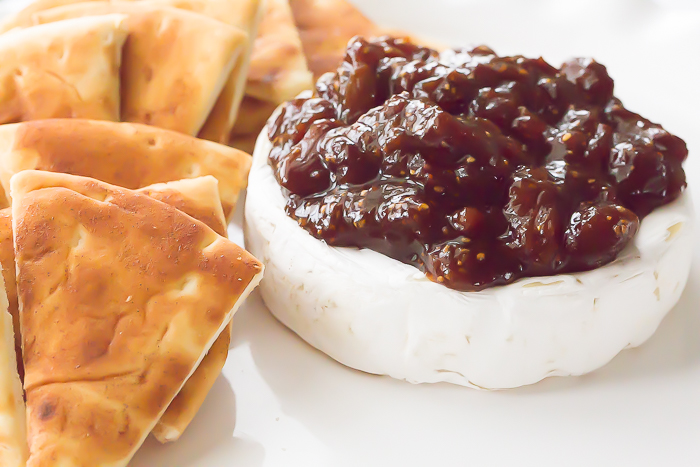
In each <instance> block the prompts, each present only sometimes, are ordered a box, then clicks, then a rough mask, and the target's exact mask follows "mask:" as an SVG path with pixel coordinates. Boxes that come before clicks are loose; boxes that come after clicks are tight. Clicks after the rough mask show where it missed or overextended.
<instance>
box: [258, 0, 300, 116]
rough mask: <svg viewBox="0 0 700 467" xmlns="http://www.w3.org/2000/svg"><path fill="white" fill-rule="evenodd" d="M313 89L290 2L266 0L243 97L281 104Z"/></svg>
mask: <svg viewBox="0 0 700 467" xmlns="http://www.w3.org/2000/svg"><path fill="white" fill-rule="evenodd" d="M312 86H313V77H312V75H311V72H310V71H309V68H308V67H307V65H306V58H305V57H304V50H303V47H302V44H301V39H300V38H299V32H298V31H297V28H296V26H295V25H294V17H293V16H292V10H291V8H290V7H289V1H288V0H267V5H266V7H265V15H264V16H263V19H262V22H261V23H260V30H259V32H258V36H257V37H256V39H255V43H254V45H253V56H252V59H251V62H250V70H249V72H248V82H247V84H246V94H247V95H249V96H252V97H255V98H257V99H260V100H264V101H268V102H272V103H274V104H281V103H282V102H285V101H287V100H290V99H293V98H294V97H296V95H297V94H299V93H300V92H301V91H304V90H306V89H311V88H312Z"/></svg>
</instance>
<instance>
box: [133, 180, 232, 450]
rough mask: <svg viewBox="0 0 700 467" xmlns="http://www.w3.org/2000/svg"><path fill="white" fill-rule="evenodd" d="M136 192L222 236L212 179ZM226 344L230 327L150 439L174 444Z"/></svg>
mask: <svg viewBox="0 0 700 467" xmlns="http://www.w3.org/2000/svg"><path fill="white" fill-rule="evenodd" d="M138 191H139V192H141V193H143V194H146V195H148V196H150V197H151V198H154V199H157V200H159V201H162V202H164V203H167V204H169V205H171V206H175V207H176V208H178V209H179V210H180V211H182V212H184V213H185V214H188V215H190V216H192V217H193V218H195V219H197V220H200V221H202V222H204V223H205V224H207V225H208V226H209V227H210V228H211V229H212V230H213V231H215V232H216V233H218V234H219V235H222V236H224V237H225V236H226V220H225V219H224V213H223V211H222V209H221V202H220V201H219V191H218V187H217V181H216V179H215V178H214V177H211V176H207V177H199V178H193V179H191V180H178V181H176V182H169V183H158V184H156V185H151V186H149V187H146V188H142V189H141V190H138ZM230 342H231V326H228V327H226V329H224V330H223V331H222V332H221V334H220V335H219V337H218V339H216V342H214V344H213V345H212V346H211V349H209V352H208V353H207V355H206V356H205V357H204V358H203V359H202V363H200V364H199V366H198V367H197V369H196V370H195V372H194V373H193V374H192V376H190V378H189V379H188V380H187V383H185V385H184V386H183V387H182V389H181V390H180V392H179V393H178V394H177V396H176V397H175V399H173V401H172V402H171V403H170V405H169V406H168V409H167V410H166V411H165V413H164V414H163V416H162V417H161V418H160V421H159V422H158V424H157V425H156V427H155V428H154V429H153V431H152V433H153V436H155V437H156V439H158V441H160V442H161V443H165V442H169V441H175V440H177V439H178V438H179V437H180V435H181V434H182V433H183V432H184V431H185V428H187V426H188V425H189V424H190V422H191V421H192V419H194V416H195V415H196V414H197V412H198V411H199V408H200V407H201V406H202V404H203V403H204V399H206V397H207V394H209V390H210V389H211V388H212V386H213V385H214V381H216V378H217V377H218V376H219V374H220V373H221V369H222V368H223V367H224V363H226V357H227V356H228V346H229V343H230Z"/></svg>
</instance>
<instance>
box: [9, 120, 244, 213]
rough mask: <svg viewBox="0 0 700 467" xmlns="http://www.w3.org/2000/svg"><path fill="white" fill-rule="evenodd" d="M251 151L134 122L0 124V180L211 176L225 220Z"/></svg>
mask: <svg viewBox="0 0 700 467" xmlns="http://www.w3.org/2000/svg"><path fill="white" fill-rule="evenodd" d="M250 164H251V157H250V155H248V154H246V153H244V152H241V151H239V150H237V149H233V148H230V147H228V146H224V145H222V144H217V143H213V142H211V141H204V140H200V139H197V138H194V137H191V136H187V135H184V134H181V133H177V132H174V131H167V130H163V129H160V128H156V127H152V126H148V125H139V124H135V123H115V122H99V121H89V120H80V119H53V120H38V121H33V122H24V123H18V124H13V125H0V183H1V184H2V187H3V188H4V190H5V194H6V196H7V197H8V199H9V183H10V178H11V177H12V176H13V175H14V174H16V173H17V172H20V171H22V170H29V169H36V170H47V171H51V172H64V173H70V174H73V175H81V176H85V177H92V178H96V179H98V180H103V181H105V182H107V183H112V184H115V185H119V186H123V187H126V188H130V189H137V188H142V187H144V186H148V185H152V184H154V183H161V182H167V181H172V180H180V179H183V178H195V177H200V176H203V175H212V176H214V177H215V178H216V179H217V180H218V181H219V194H220V196H221V202H222V204H223V209H224V214H225V215H226V217H227V219H228V218H229V216H230V215H231V213H232V212H233V207H234V206H235V204H236V201H237V199H238V194H239V193H240V191H241V190H242V189H243V188H245V186H246V184H247V180H248V171H249V170H250Z"/></svg>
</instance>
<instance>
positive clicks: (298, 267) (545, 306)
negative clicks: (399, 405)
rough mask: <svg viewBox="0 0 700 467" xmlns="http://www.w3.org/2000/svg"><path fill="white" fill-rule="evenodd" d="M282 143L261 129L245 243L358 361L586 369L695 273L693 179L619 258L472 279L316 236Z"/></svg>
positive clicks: (459, 375) (288, 303) (407, 373)
mask: <svg viewBox="0 0 700 467" xmlns="http://www.w3.org/2000/svg"><path fill="white" fill-rule="evenodd" d="M270 149H271V144H270V141H269V139H268V138H267V134H266V130H263V132H262V133H261V134H260V136H259V137H258V141H257V144H256V147H255V152H254V154H253V166H252V168H251V171H250V177H249V183H248V193H247V198H246V205H245V238H246V248H247V249H248V250H249V251H250V252H251V253H252V254H253V255H255V256H256V257H257V258H260V260H261V261H262V262H263V263H264V264H265V265H266V272H265V277H264V278H263V279H262V282H261V285H260V292H261V294H262V298H263V300H264V302H265V304H266V305H267V307H268V308H269V309H270V311H271V312H272V314H273V315H274V316H275V317H276V318H277V319H279V320H280V321H281V322H282V323H283V324H285V325H286V326H287V327H289V328H290V329H292V330H293V331H294V332H296V333H297V334H298V335H299V336H301V337H302V338H303V339H304V340H305V341H306V342H308V343H309V344H311V345H312V346H314V347H316V348H317V349H319V350H321V351H322V352H324V353H326V354H328V355H329V356H331V357H332V358H334V359H335V360H337V361H339V362H340V363H343V364H344V365H347V366H349V367H352V368H355V369H358V370H362V371H365V372H368V373H374V374H381V375H389V376H391V377H394V378H398V379H404V380H407V381H409V382H411V383H435V382H440V381H446V382H450V383H454V384H459V385H463V386H470V387H475V388H482V389H498V388H514V387H518V386H523V385H527V384H532V383H535V382H537V381H540V380H541V379H543V378H546V377H548V376H554V375H581V374H584V373H588V372H590V371H593V370H595V369H597V368H599V367H601V366H603V365H605V364H606V363H608V362H609V361H610V360H611V359H612V358H613V357H614V356H615V355H617V354H618V353H619V352H620V351H621V350H623V349H625V348H629V347H636V346H638V345H640V344H642V343H643V342H644V341H646V340H647V339H648V338H649V337H650V336H651V335H652V334H653V333H654V331H655V330H656V328H657V327H658V325H659V323H660V322H661V320H662V319H663V317H664V316H665V315H666V314H667V313H668V311H669V310H670V309H671V308H672V307H673V306H674V305H675V304H676V302H677V301H678V299H679V298H680V296H681V293H682V291H683V288H684V286H685V283H686V281H687V279H688V274H689V271H690V263H691V258H692V254H691V249H692V239H693V237H692V225H691V224H692V212H693V208H692V203H691V199H690V196H689V193H688V190H686V191H685V192H684V193H683V194H682V195H681V197H680V198H678V199H677V200H675V201H673V202H672V203H670V204H668V205H665V206H662V207H660V208H658V209H656V210H654V211H653V212H652V213H651V214H649V215H648V216H647V217H645V218H644V219H643V221H642V223H641V225H640V229H639V232H638V233H637V235H636V237H635V238H634V240H633V242H632V243H631V244H630V245H628V247H627V248H626V249H625V250H624V251H623V252H622V253H621V254H620V255H619V256H618V258H617V259H616V260H615V261H613V262H612V263H609V264H607V265H605V266H602V267H600V268H597V269H594V270H592V271H587V272H580V273H572V274H560V275H556V276H545V277H531V278H523V279H520V280H518V281H516V282H514V283H512V284H508V285H505V286H499V287H493V288H489V289H486V290H482V291H479V292H460V291H456V290H452V289H449V288H447V287H445V286H443V285H440V284H437V283H434V282H431V281H430V280H428V279H427V278H426V277H425V275H424V274H423V273H422V272H421V271H419V270H418V269H416V268H415V267H413V266H410V265H407V264H403V263H401V262H399V261H396V260H394V259H392V258H389V257H387V256H384V255H382V254H380V253H377V252H375V251H372V250H367V249H357V248H339V247H331V246H328V245H327V244H326V243H325V242H323V241H320V240H317V239H316V238H314V237H312V236H311V235H310V234H309V233H308V232H306V231H305V230H304V229H302V228H301V227H299V226H298V225H297V223H296V221H294V220H293V219H291V218H290V217H288V216H287V214H286V213H285V210H284V206H285V199H284V197H283V195H282V192H281V188H280V186H279V184H278V183H277V181H276V180H275V177H274V175H273V171H272V168H271V167H270V166H269V165H268V162H267V159H268V155H269V152H270Z"/></svg>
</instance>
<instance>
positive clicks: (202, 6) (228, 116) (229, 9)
mask: <svg viewBox="0 0 700 467" xmlns="http://www.w3.org/2000/svg"><path fill="white" fill-rule="evenodd" d="M142 1H143V2H144V3H148V4H151V5H168V6H172V7H175V8H180V9H184V10H189V11H193V12H196V13H200V14H203V15H206V16H209V17H211V18H214V19H216V20H219V21H222V22H224V23H226V24H229V25H231V26H234V27H236V28H239V29H241V30H242V31H245V32H246V33H247V34H248V38H249V46H248V48H247V50H246V53H245V55H243V56H241V57H240V59H239V60H238V61H237V62H236V64H235V65H234V68H233V71H232V72H231V74H230V75H229V77H228V80H227V82H226V84H225V85H224V88H223V89H222V91H221V94H219V97H218V99H217V100H216V104H214V107H213V108H212V111H211V113H210V114H209V117H208V118H207V121H206V122H205V123H204V126H203V127H202V129H201V130H200V132H199V135H198V136H199V137H200V138H203V139H208V140H210V141H215V142H217V143H223V144H225V143H226V142H227V140H228V135H229V133H230V132H231V129H232V128H233V125H234V123H235V121H236V119H237V116H238V115H239V106H240V103H241V99H242V98H243V94H244V91H245V89H246V77H247V76H248V73H249V63H250V58H251V51H252V47H253V40H254V38H255V37H256V36H257V34H258V24H259V23H260V18H261V17H262V14H263V9H264V8H263V4H264V2H263V1H262V0H142Z"/></svg>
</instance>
